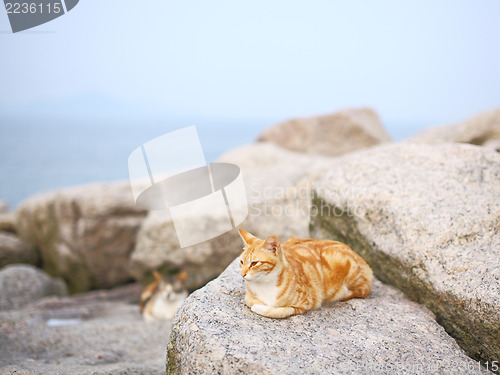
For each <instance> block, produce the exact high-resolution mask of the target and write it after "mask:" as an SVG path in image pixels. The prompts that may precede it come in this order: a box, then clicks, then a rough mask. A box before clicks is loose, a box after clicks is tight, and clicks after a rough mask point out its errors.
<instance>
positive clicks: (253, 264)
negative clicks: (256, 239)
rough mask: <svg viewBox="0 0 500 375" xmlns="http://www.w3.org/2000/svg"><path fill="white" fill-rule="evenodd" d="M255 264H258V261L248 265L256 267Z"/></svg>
mask: <svg viewBox="0 0 500 375" xmlns="http://www.w3.org/2000/svg"><path fill="white" fill-rule="evenodd" d="M257 263H259V261H254V262H252V263H250V267H253V266H256V265H257Z"/></svg>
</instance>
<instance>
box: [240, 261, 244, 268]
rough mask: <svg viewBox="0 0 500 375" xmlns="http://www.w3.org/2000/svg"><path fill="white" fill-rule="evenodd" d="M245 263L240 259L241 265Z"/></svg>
mask: <svg viewBox="0 0 500 375" xmlns="http://www.w3.org/2000/svg"><path fill="white" fill-rule="evenodd" d="M242 265H243V261H242V260H241V259H240V267H241V266H242Z"/></svg>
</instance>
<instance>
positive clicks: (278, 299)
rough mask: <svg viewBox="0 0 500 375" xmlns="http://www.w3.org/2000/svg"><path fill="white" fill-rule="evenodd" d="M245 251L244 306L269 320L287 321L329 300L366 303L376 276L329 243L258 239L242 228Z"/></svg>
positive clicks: (345, 248) (346, 249) (342, 247)
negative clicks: (284, 319)
mask: <svg viewBox="0 0 500 375" xmlns="http://www.w3.org/2000/svg"><path fill="white" fill-rule="evenodd" d="M239 232H240V235H241V237H242V239H243V241H244V242H245V248H244V250H243V253H242V254H241V255H240V268H241V276H242V277H243V279H244V280H245V284H246V295H245V303H246V304H247V306H248V307H250V308H251V310H252V311H253V312H254V313H256V314H259V315H262V316H265V317H268V318H286V317H288V316H290V315H295V314H302V313H304V312H306V311H308V310H311V309H315V308H318V307H320V306H321V304H322V303H323V302H326V301H339V300H348V299H351V298H365V297H366V296H367V295H368V294H369V293H370V291H371V285H372V281H373V273H372V270H371V269H370V267H369V266H368V264H367V263H366V262H365V261H364V260H363V258H361V257H360V256H359V255H358V254H356V253H355V252H354V251H352V250H351V248H349V247H348V246H347V245H345V244H343V243H341V242H337V241H329V240H315V239H298V238H294V237H292V238H290V239H289V240H288V241H286V242H284V243H282V244H281V243H280V241H279V239H278V237H276V236H274V235H270V236H268V237H267V238H266V239H265V240H262V239H259V238H257V237H255V236H253V235H251V234H250V233H248V232H247V231H245V230H243V229H240V230H239Z"/></svg>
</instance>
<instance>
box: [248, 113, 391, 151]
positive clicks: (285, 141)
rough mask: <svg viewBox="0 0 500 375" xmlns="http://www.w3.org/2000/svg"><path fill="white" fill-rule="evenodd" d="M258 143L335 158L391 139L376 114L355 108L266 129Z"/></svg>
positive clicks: (298, 119) (299, 119) (291, 121)
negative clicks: (271, 143) (272, 144)
mask: <svg viewBox="0 0 500 375" xmlns="http://www.w3.org/2000/svg"><path fill="white" fill-rule="evenodd" d="M258 140H259V141H265V142H274V143H276V144H278V145H280V146H281V147H284V148H286V149H289V150H292V151H297V152H304V153H306V154H319V155H328V156H335V155H340V154H345V153H347V152H351V151H354V150H358V149H362V148H366V147H371V146H374V145H376V144H379V143H384V142H390V141H391V137H390V136H389V134H388V133H387V131H386V130H385V129H384V126H383V125H382V123H381V122H380V119H379V117H378V116H377V114H376V113H375V111H373V110H372V109H369V108H356V109H345V110H342V111H339V112H336V113H333V114H331V115H326V116H316V117H309V118H297V119H293V120H289V121H286V122H283V123H281V124H278V125H275V126H273V127H270V128H269V129H266V130H265V131H264V132H263V133H262V134H261V135H260V136H259V138H258Z"/></svg>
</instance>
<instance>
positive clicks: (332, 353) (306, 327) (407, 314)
mask: <svg viewBox="0 0 500 375" xmlns="http://www.w3.org/2000/svg"><path fill="white" fill-rule="evenodd" d="M243 299H244V286H243V280H242V279H241V276H240V274H239V267H238V260H235V261H234V262H233V263H232V264H231V265H230V266H229V267H228V268H227V270H226V271H224V273H222V274H221V275H220V276H219V277H218V278H217V279H216V280H214V281H212V282H210V283H209V284H207V285H206V286H205V287H204V288H202V289H200V290H198V291H196V292H194V293H193V294H192V295H191V296H190V297H189V298H188V300H187V301H186V302H185V303H184V305H183V306H182V307H181V309H180V310H179V311H178V312H177V315H176V317H175V318H174V321H173V323H172V333H171V336H170V339H169V344H168V353H167V373H168V374H239V373H241V374H352V373H377V374H395V373H405V374H420V373H459V374H466V373H473V371H472V370H475V371H477V373H487V372H486V371H484V370H482V369H480V368H479V365H478V363H477V362H475V361H473V360H471V359H470V358H469V357H467V355H466V354H465V353H464V352H463V350H462V349H460V347H459V346H458V345H457V344H456V343H455V341H454V340H453V339H452V338H451V337H450V336H448V334H447V333H446V332H445V331H444V329H443V328H442V327H441V326H440V325H439V324H437V323H436V321H435V320H434V316H433V314H432V313H431V312H430V311H429V310H427V309H426V308H425V307H423V306H420V305H418V304H416V303H413V302H411V301H409V300H408V299H407V298H406V297H404V296H403V294H402V293H401V292H399V291H397V290H396V289H394V288H393V287H390V286H387V285H384V284H382V283H381V282H379V281H377V280H375V281H374V284H373V290H372V293H371V294H370V295H369V296H368V297H367V298H366V299H352V300H350V301H346V302H337V303H330V304H327V305H325V306H323V307H322V308H320V309H318V310H313V311H309V312H307V313H305V314H302V315H296V316H292V317H290V318H287V319H268V318H264V317H262V316H259V315H256V314H254V313H252V312H251V311H250V309H249V308H248V307H247V306H246V305H245V304H244V301H243Z"/></svg>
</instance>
